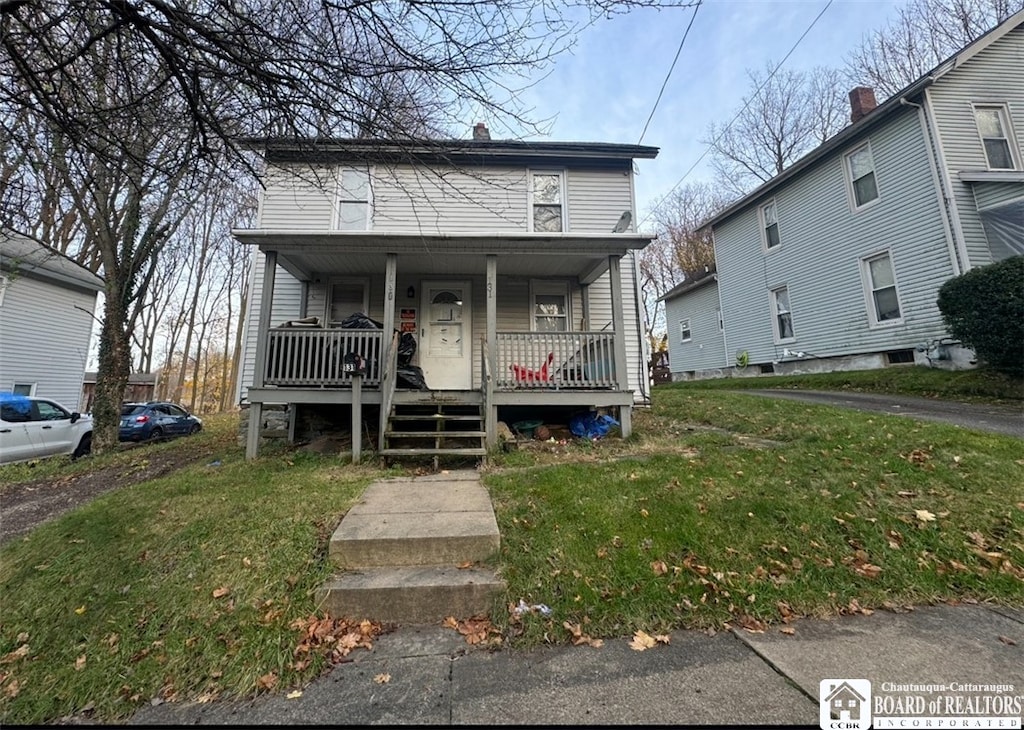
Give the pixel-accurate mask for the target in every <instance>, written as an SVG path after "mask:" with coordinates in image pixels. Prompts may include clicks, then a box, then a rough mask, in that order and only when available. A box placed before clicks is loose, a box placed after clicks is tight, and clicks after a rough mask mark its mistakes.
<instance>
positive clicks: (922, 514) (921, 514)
mask: <svg viewBox="0 0 1024 730" xmlns="http://www.w3.org/2000/svg"><path fill="white" fill-rule="evenodd" d="M914 514H915V515H917V519H919V520H921V522H934V521H935V515H934V514H933V513H932V512H929V511H928V510H926V509H916V510H914Z"/></svg>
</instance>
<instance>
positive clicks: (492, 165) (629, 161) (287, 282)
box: [234, 124, 658, 458]
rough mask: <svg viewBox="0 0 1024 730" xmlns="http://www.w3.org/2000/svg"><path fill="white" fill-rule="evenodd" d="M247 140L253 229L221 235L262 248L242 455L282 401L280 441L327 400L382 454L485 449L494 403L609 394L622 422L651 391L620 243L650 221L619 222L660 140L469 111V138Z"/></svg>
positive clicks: (518, 405) (512, 413) (639, 244)
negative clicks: (548, 127)
mask: <svg viewBox="0 0 1024 730" xmlns="http://www.w3.org/2000/svg"><path fill="white" fill-rule="evenodd" d="M246 144H247V145H248V146H249V147H250V148H252V149H254V150H259V151H260V152H262V153H263V155H264V159H265V164H266V169H265V173H264V186H265V189H264V191H263V194H262V199H261V201H260V210H259V218H258V223H257V226H258V227H257V228H256V229H253V230H237V231H235V232H234V235H235V237H236V238H237V239H238V240H239V241H241V242H242V243H244V244H248V245H252V246H254V247H258V249H259V252H260V255H258V256H257V257H256V259H255V262H254V275H253V277H252V280H253V289H252V292H251V296H250V300H249V305H250V311H249V317H248V319H247V325H246V329H245V333H244V337H245V351H244V356H243V361H242V363H243V364H242V372H241V377H240V392H239V400H240V402H241V403H242V404H243V406H247V407H248V419H247V423H248V424H250V426H251V425H257V426H258V428H253V427H249V428H248V435H247V448H246V453H247V455H248V456H249V457H250V458H251V457H254V456H255V455H256V454H257V452H258V449H259V441H260V433H262V432H263V430H264V429H265V428H266V424H267V413H268V411H269V410H272V409H280V408H281V407H282V406H287V407H286V408H285V412H286V413H287V414H288V417H287V424H288V428H289V435H290V437H291V438H295V437H296V434H297V433H298V434H300V435H301V434H304V433H309V432H310V430H311V429H313V430H315V426H316V424H317V423H321V422H322V421H323V420H325V419H329V418H334V417H337V416H338V415H339V414H346V415H344V416H342V418H343V419H347V418H348V417H349V416H350V417H351V421H350V423H351V424H352V425H353V426H354V432H355V433H359V432H360V431H361V430H362V427H361V424H362V419H363V418H364V416H365V414H366V413H369V414H370V415H369V420H370V421H371V422H373V423H376V424H378V425H379V431H378V437H377V444H376V446H377V448H378V449H379V450H380V452H381V453H382V454H383V455H385V456H388V455H404V454H433V455H435V456H436V455H438V454H448V453H460V454H462V453H465V454H483V453H484V452H485V450H486V448H487V447H491V446H494V445H495V444H496V443H497V442H498V431H499V429H498V422H499V420H504V421H506V422H508V423H509V425H511V424H512V423H514V422H515V421H516V420H517V419H520V420H530V419H532V418H534V417H536V418H537V419H538V420H543V419H544V417H545V413H546V412H549V411H550V410H551V409H554V408H560V409H564V410H565V411H566V412H568V411H571V410H573V409H576V410H578V409H583V410H587V409H607V410H608V411H611V412H612V413H613V414H616V415H617V416H618V418H619V420H620V422H621V427H622V432H623V434H624V435H628V434H629V431H630V428H631V421H630V415H631V408H632V407H633V405H634V404H635V403H638V402H639V403H643V402H645V401H647V399H648V398H649V381H648V375H647V355H648V353H647V352H646V348H647V343H646V339H645V338H644V337H643V336H642V326H641V314H640V312H641V309H640V304H639V296H638V287H637V284H636V281H637V263H636V259H635V256H634V252H635V251H637V250H639V249H642V248H643V247H644V246H646V245H647V244H648V243H649V242H650V240H651V238H652V236H650V235H641V234H639V233H636V232H634V230H633V227H632V221H634V220H636V206H635V199H634V188H633V172H634V171H633V167H634V160H635V159H653V158H654V157H655V156H656V155H657V152H658V150H657V148H655V147H646V146H636V145H620V144H602V143H578V142H569V143H561V142H521V141H507V140H491V139H490V136H489V134H488V132H487V129H486V127H485V126H484V125H482V124H478V125H477V126H476V129H475V130H474V138H473V139H472V140H441V141H420V142H415V143H411V142H401V143H400V142H389V141H379V140H365V139H364V140H358V139H335V140H327V141H318V142H317V144H316V147H315V149H311V148H310V146H309V145H308V144H299V143H296V142H295V141H290V140H276V139H259V140H249V141H247V142H246ZM354 313H364V314H365V315H366V316H367V317H368V318H370V320H374V321H375V322H376V324H377V325H379V327H375V326H374V325H373V324H370V325H369V328H361V326H360V325H359V324H358V323H356V322H353V321H351V320H350V321H349V322H346V318H348V317H350V316H351V315H353V314H354ZM362 324H363V325H366V324H367V321H366V320H365V319H364V320H363V321H362ZM392 333H394V335H392ZM399 334H407V335H408V337H407V338H406V341H408V339H409V338H411V340H412V343H413V344H414V346H415V353H414V354H413V355H412V357H411V360H410V359H409V357H408V350H407V349H406V346H405V344H404V343H403V345H402V347H399V343H400V342H402V341H401V340H399V339H398V336H399ZM350 353H356V354H359V355H361V356H362V357H363V359H364V360H365V365H366V373H365V375H363V376H362V377H361V378H360V379H359V380H357V381H353V377H352V373H351V372H350V371H348V370H346V367H345V355H348V354H350ZM410 373H411V374H412V376H417V375H422V378H417V377H412V378H410V377H409V376H410ZM354 386H357V387H354ZM378 411H379V413H378ZM343 422H344V421H343ZM561 422H562V423H565V421H564V420H562V421H561ZM358 443H359V442H358V439H357V440H356V443H355V444H354V448H353V455H354V456H356V457H357V456H358V449H359V448H360V446H359V445H358Z"/></svg>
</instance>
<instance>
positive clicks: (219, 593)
mask: <svg viewBox="0 0 1024 730" xmlns="http://www.w3.org/2000/svg"><path fill="white" fill-rule="evenodd" d="M229 593H231V589H230V588H224V587H221V588H216V589H214V591H213V597H214V598H223V597H224V596H226V595H228V594H229Z"/></svg>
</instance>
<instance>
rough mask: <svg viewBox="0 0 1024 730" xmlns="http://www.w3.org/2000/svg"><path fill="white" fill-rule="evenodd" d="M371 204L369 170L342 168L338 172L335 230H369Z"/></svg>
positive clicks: (363, 168)
mask: <svg viewBox="0 0 1024 730" xmlns="http://www.w3.org/2000/svg"><path fill="white" fill-rule="evenodd" d="M371 203H372V200H371V192H370V171H369V169H367V168H365V167H342V168H341V169H340V170H339V172H338V210H337V218H336V224H335V228H336V229H337V230H339V231H366V230H369V228H370V219H371V214H370V206H371Z"/></svg>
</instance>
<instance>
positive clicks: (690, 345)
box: [660, 271, 726, 380]
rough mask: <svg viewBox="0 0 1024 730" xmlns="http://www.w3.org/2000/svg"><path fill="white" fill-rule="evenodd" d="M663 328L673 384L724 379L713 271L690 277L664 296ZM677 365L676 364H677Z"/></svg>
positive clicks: (720, 321) (716, 288)
mask: <svg viewBox="0 0 1024 730" xmlns="http://www.w3.org/2000/svg"><path fill="white" fill-rule="evenodd" d="M660 301H663V302H665V325H666V331H667V334H668V363H669V369H670V370H671V372H672V377H673V380H680V379H692V378H694V377H696V374H697V373H698V372H700V373H702V375H703V377H719V378H720V377H724V375H725V371H724V370H723V364H724V363H725V362H726V354H725V342H724V341H723V338H722V311H721V309H719V306H718V275H717V274H716V273H715V272H714V271H710V272H707V273H705V274H704V275H702V276H695V277H689V278H687V279H686V280H685V281H683V282H682V283H681V284H679V285H678V286H675V287H673V288H672V289H670V290H669V291H668V292H666V293H665V294H664V295H663V296H662V297H661V299H660ZM677 363H678V364H677Z"/></svg>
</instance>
